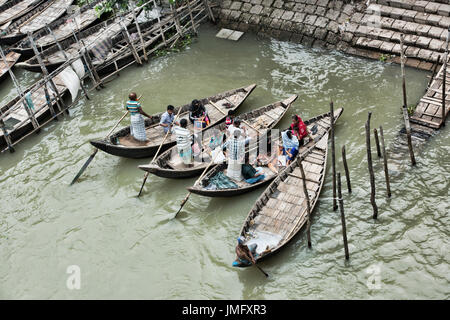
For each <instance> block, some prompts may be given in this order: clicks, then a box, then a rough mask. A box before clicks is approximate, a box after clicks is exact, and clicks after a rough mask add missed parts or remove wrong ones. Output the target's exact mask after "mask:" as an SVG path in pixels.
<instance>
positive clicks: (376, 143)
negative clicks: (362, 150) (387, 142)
mask: <svg viewBox="0 0 450 320" xmlns="http://www.w3.org/2000/svg"><path fill="white" fill-rule="evenodd" d="M373 135H374V136H375V145H376V146H377V155H378V158H381V149H380V139H378V131H377V128H373Z"/></svg>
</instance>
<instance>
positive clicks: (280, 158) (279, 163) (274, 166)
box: [267, 144, 287, 174]
mask: <svg viewBox="0 0 450 320" xmlns="http://www.w3.org/2000/svg"><path fill="white" fill-rule="evenodd" d="M286 162H287V160H286V155H285V152H284V148H283V145H282V144H280V145H279V146H278V150H277V154H275V155H274V156H273V157H272V158H271V159H270V160H269V163H268V164H267V167H268V168H269V169H270V170H272V171H273V172H274V173H276V174H278V173H279V172H280V170H282V169H284V168H285V167H286Z"/></svg>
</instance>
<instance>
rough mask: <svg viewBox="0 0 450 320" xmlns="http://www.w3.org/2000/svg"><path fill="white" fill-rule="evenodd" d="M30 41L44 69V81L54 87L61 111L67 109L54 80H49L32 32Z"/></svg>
mask: <svg viewBox="0 0 450 320" xmlns="http://www.w3.org/2000/svg"><path fill="white" fill-rule="evenodd" d="M28 40H29V41H30V44H31V47H32V48H33V51H34V54H35V55H36V59H37V60H38V63H39V66H40V67H41V69H42V73H43V74H44V81H45V82H49V83H50V86H51V87H52V89H53V91H54V92H55V93H56V96H57V97H58V99H57V100H56V103H57V104H58V106H59V110H63V109H65V105H64V101H63V100H62V97H61V95H60V94H59V90H58V88H57V87H56V85H55V83H54V82H53V79H52V78H49V76H48V71H47V68H46V67H45V65H44V62H43V61H42V58H41V54H40V53H39V51H38V49H37V47H36V44H35V43H34V40H33V37H32V35H31V32H29V33H28ZM66 113H67V114H68V113H69V110H67V109H66Z"/></svg>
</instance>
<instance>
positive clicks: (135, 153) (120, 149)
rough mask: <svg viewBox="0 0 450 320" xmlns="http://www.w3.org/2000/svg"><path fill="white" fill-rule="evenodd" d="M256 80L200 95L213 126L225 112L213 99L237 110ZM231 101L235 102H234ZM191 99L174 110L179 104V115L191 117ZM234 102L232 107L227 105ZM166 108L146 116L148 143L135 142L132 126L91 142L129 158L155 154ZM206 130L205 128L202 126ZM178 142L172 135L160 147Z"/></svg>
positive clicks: (166, 147) (225, 107)
mask: <svg viewBox="0 0 450 320" xmlns="http://www.w3.org/2000/svg"><path fill="white" fill-rule="evenodd" d="M255 87H256V84H251V85H249V86H246V87H241V88H238V89H233V90H229V91H226V92H223V93H220V94H216V95H214V96H211V97H208V98H203V99H198V100H200V101H201V102H202V103H203V105H204V106H205V108H206V111H207V112H208V115H209V118H210V120H211V123H210V126H213V125H215V124H216V123H219V122H221V121H223V120H225V118H226V115H224V114H222V113H221V112H220V111H219V110H217V109H216V108H215V107H214V106H213V105H212V104H211V103H210V101H212V102H214V103H215V104H216V105H217V106H218V107H220V110H222V111H223V112H225V113H227V112H228V111H229V110H236V109H237V108H238V107H239V106H241V104H242V103H243V102H244V101H245V99H246V98H247V97H248V96H249V95H250V93H251V92H252V91H253V89H255ZM231 104H232V105H231ZM190 105H191V104H190V103H188V104H185V105H183V106H181V107H178V108H175V114H177V113H178V110H179V108H182V110H181V113H180V118H179V119H182V118H188V112H189V111H188V110H189V107H190ZM228 105H231V108H227V106H228ZM162 114H163V112H160V113H157V114H154V115H152V118H151V119H146V120H145V126H146V133H147V138H148V139H149V140H150V141H149V142H148V143H147V144H145V145H142V144H138V143H136V141H135V140H134V138H132V137H131V135H130V127H129V126H128V127H126V128H123V129H121V130H119V131H118V132H116V133H115V134H113V135H112V136H111V137H110V138H109V139H103V140H92V141H91V144H92V145H93V146H94V147H96V148H98V149H100V150H102V151H104V152H106V153H109V154H112V155H114V156H119V157H126V158H147V157H151V156H153V155H154V154H155V153H156V151H157V150H158V148H159V146H160V145H161V143H162V142H163V139H164V136H165V133H164V131H163V128H162V127H161V126H160V125H159V121H160V119H161V116H162ZM188 123H189V126H188V128H189V130H191V132H193V130H194V129H193V126H192V124H191V123H190V121H188ZM203 130H205V129H203ZM175 144H176V141H175V135H170V136H169V137H168V138H167V140H166V142H165V143H164V144H163V146H162V148H161V152H163V151H165V150H167V149H168V148H170V147H172V146H173V145H175Z"/></svg>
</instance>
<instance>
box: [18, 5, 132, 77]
mask: <svg viewBox="0 0 450 320" xmlns="http://www.w3.org/2000/svg"><path fill="white" fill-rule="evenodd" d="M133 19H134V18H133V14H132V13H128V14H127V15H126V16H125V17H121V16H117V17H114V18H111V19H108V20H107V21H104V22H102V23H100V24H97V25H95V26H92V27H90V28H88V29H86V30H84V31H82V32H79V33H78V34H77V35H76V37H77V38H76V39H75V38H74V37H70V38H68V39H66V40H64V41H61V42H60V45H61V47H62V49H63V50H64V53H63V52H61V51H60V50H59V47H58V45H57V44H55V45H52V46H51V47H49V48H47V49H46V50H44V51H43V52H42V57H43V62H44V65H45V67H46V68H47V69H48V70H50V71H52V70H55V69H56V68H58V67H59V66H60V65H62V64H63V63H64V62H65V61H66V57H69V58H73V57H76V56H78V55H79V54H80V50H83V49H84V48H86V50H87V51H88V52H89V51H90V50H92V48H93V47H95V45H96V44H98V42H99V41H104V40H107V39H113V38H114V37H116V36H117V35H118V34H119V33H120V32H121V30H122V25H121V23H122V22H123V24H124V25H125V26H129V25H130V24H131V23H132V22H133ZM16 67H18V68H24V69H26V70H29V71H33V72H42V69H41V67H40V66H39V62H38V59H37V58H36V57H32V58H30V59H28V60H26V61H24V62H19V63H18V64H17V65H16Z"/></svg>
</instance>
